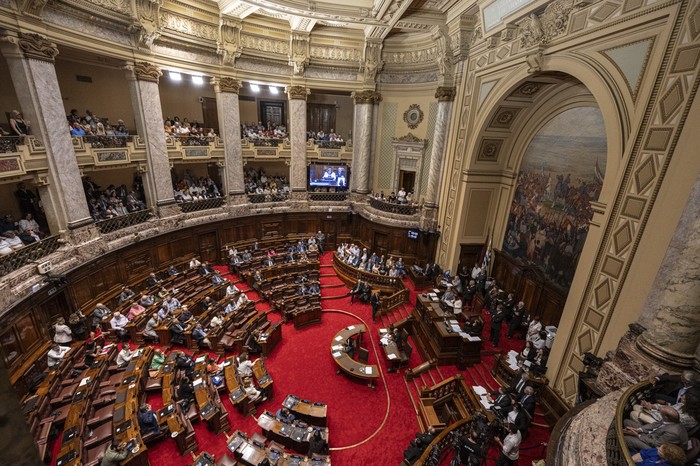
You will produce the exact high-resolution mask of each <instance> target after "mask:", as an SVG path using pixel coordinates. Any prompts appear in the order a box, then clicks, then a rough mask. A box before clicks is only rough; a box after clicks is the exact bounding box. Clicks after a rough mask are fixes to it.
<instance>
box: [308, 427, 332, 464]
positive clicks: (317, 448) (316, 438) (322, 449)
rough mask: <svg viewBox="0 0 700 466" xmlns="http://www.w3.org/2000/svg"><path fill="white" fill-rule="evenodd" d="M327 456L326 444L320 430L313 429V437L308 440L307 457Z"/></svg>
mask: <svg viewBox="0 0 700 466" xmlns="http://www.w3.org/2000/svg"><path fill="white" fill-rule="evenodd" d="M327 454H328V442H326V441H325V440H324V438H323V435H322V434H321V430H320V429H315V430H314V433H313V435H312V436H311V438H310V439H309V453H308V457H309V458H312V457H313V456H314V455H327Z"/></svg>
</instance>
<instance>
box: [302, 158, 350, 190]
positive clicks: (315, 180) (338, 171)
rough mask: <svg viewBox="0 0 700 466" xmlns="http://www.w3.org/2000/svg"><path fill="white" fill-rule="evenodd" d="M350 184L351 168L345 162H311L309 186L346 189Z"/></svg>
mask: <svg viewBox="0 0 700 466" xmlns="http://www.w3.org/2000/svg"><path fill="white" fill-rule="evenodd" d="M349 184H350V169H349V168H348V166H347V165H345V164H343V163H310V164H309V187H310V188H311V189H312V190H313V188H334V189H335V190H336V191H345V190H347V189H348V185H349Z"/></svg>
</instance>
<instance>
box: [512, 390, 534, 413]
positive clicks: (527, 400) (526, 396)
mask: <svg viewBox="0 0 700 466" xmlns="http://www.w3.org/2000/svg"><path fill="white" fill-rule="evenodd" d="M514 401H517V402H518V403H520V405H521V406H522V407H523V409H524V410H525V411H527V412H528V413H529V414H530V417H531V418H533V417H535V405H536V404H537V403H536V400H535V389H534V388H532V387H531V386H529V385H528V386H527V387H525V388H524V389H523V393H522V395H520V396H518V397H517V398H516V399H515V400H514Z"/></svg>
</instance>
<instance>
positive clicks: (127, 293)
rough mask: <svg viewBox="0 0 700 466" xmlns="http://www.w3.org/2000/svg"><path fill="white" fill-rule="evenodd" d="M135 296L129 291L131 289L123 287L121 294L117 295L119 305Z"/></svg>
mask: <svg viewBox="0 0 700 466" xmlns="http://www.w3.org/2000/svg"><path fill="white" fill-rule="evenodd" d="M135 295H136V293H134V292H133V291H131V288H129V287H128V286H123V287H122V292H121V294H120V295H119V304H120V305H122V304H124V303H125V302H127V301H129V300H130V299H131V298H133V297H134V296H135Z"/></svg>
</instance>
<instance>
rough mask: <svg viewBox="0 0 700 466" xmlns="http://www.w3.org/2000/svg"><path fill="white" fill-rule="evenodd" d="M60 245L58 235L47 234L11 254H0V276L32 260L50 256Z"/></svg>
mask: <svg viewBox="0 0 700 466" xmlns="http://www.w3.org/2000/svg"><path fill="white" fill-rule="evenodd" d="M59 246H60V244H59V243H58V235H55V236H47V237H46V238H44V239H42V240H41V241H38V242H36V243H31V244H28V245H26V246H24V247H22V248H21V249H17V250H16V251H13V252H11V253H10V254H7V255H4V256H0V276H2V275H5V274H8V273H10V272H13V271H15V270H17V269H19V268H21V267H24V266H25V265H27V264H29V263H30V262H33V261H36V260H39V259H41V258H42V257H45V256H48V255H49V254H51V253H53V252H55V251H56V250H57V249H58V247H59Z"/></svg>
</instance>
